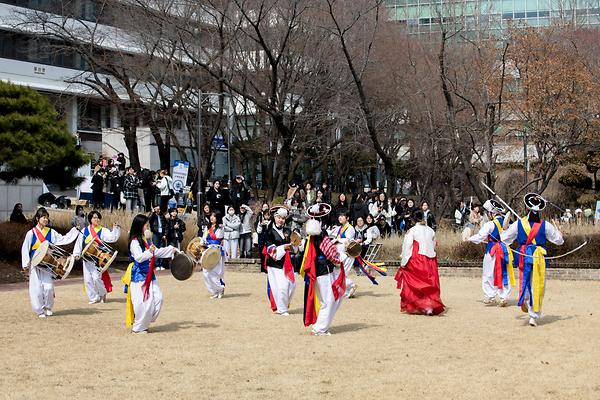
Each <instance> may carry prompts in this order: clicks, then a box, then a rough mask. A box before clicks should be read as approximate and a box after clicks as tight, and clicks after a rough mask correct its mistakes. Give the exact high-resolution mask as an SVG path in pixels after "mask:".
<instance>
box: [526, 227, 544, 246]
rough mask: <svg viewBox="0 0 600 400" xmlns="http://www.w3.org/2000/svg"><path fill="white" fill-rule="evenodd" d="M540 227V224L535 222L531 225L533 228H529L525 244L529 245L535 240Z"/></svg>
mask: <svg viewBox="0 0 600 400" xmlns="http://www.w3.org/2000/svg"><path fill="white" fill-rule="evenodd" d="M541 227H542V223H541V222H536V223H535V224H533V226H532V227H531V230H530V231H529V235H527V242H526V244H531V243H532V242H533V241H534V240H535V237H536V236H537V234H538V232H539V231H540V228H541Z"/></svg>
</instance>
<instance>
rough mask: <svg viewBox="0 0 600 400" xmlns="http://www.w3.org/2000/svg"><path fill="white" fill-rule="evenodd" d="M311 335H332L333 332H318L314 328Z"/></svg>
mask: <svg viewBox="0 0 600 400" xmlns="http://www.w3.org/2000/svg"><path fill="white" fill-rule="evenodd" d="M311 335H313V336H331V332H329V331H327V332H317V331H315V330H314V329H313V330H312V331H311Z"/></svg>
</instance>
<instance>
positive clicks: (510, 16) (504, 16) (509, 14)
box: [502, 12, 513, 19]
mask: <svg viewBox="0 0 600 400" xmlns="http://www.w3.org/2000/svg"><path fill="white" fill-rule="evenodd" d="M512 18H513V13H511V12H509V13H504V14H502V19H512Z"/></svg>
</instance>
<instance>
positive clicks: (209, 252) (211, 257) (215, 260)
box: [200, 247, 221, 270]
mask: <svg viewBox="0 0 600 400" xmlns="http://www.w3.org/2000/svg"><path fill="white" fill-rule="evenodd" d="M220 261H221V249H220V248H219V247H209V248H208V249H206V250H204V251H203V252H202V256H201V257H200V266H201V267H202V268H204V269H207V270H211V269H213V268H214V267H216V266H217V265H218V264H219V262H220Z"/></svg>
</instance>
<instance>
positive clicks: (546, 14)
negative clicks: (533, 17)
mask: <svg viewBox="0 0 600 400" xmlns="http://www.w3.org/2000/svg"><path fill="white" fill-rule="evenodd" d="M538 14H539V15H540V18H542V17H549V16H550V11H540V12H539V13H538Z"/></svg>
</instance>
